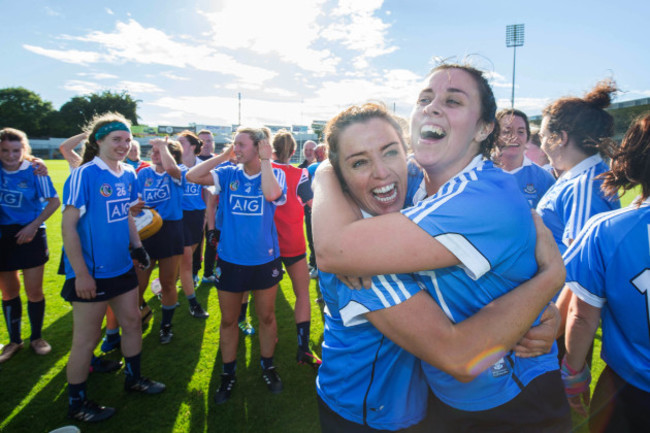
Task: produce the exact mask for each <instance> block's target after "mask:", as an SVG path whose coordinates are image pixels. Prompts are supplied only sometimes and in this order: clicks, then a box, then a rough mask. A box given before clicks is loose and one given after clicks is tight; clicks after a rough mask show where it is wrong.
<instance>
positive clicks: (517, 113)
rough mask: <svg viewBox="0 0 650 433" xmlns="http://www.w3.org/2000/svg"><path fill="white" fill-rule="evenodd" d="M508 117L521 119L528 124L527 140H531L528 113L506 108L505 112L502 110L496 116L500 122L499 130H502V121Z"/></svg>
mask: <svg viewBox="0 0 650 433" xmlns="http://www.w3.org/2000/svg"><path fill="white" fill-rule="evenodd" d="M506 116H512V117H515V116H516V117H521V119H522V120H523V121H524V123H525V124H526V140H529V139H530V123H529V122H528V116H526V113H524V112H523V111H520V110H517V109H515V108H506V109H504V110H500V111H499V112H498V113H497V115H496V120H497V122H499V128H500V129H503V128H501V127H500V126H501V120H502V119H503V118H504V117H506Z"/></svg>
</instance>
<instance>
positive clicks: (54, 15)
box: [44, 6, 63, 17]
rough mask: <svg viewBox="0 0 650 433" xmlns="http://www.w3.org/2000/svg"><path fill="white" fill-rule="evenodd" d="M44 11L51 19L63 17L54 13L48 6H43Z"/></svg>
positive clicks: (58, 13)
mask: <svg viewBox="0 0 650 433" xmlns="http://www.w3.org/2000/svg"><path fill="white" fill-rule="evenodd" d="M44 10H45V13H46V14H48V15H49V16H51V17H62V16H63V14H62V13H60V12H57V11H55V10H54V9H52V8H51V7H49V6H45V8H44Z"/></svg>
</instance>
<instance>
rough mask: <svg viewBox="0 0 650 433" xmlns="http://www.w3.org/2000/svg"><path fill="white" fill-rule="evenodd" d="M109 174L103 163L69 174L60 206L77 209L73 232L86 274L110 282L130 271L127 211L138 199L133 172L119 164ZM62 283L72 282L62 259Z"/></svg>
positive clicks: (85, 165)
mask: <svg viewBox="0 0 650 433" xmlns="http://www.w3.org/2000/svg"><path fill="white" fill-rule="evenodd" d="M120 166H121V168H122V171H121V173H115V172H113V171H112V170H111V169H110V168H109V167H108V166H107V165H106V163H105V162H104V161H102V160H101V159H99V158H97V157H95V159H93V160H92V161H90V162H89V163H87V164H84V165H82V166H81V167H79V168H77V169H75V170H73V172H72V174H71V175H70V177H69V178H68V180H67V181H66V183H65V186H64V188H63V204H64V206H74V207H75V208H77V209H79V215H80V218H79V222H78V223H77V232H78V233H79V238H80V241H81V251H82V253H83V257H84V261H85V262H86V266H87V267H88V272H89V273H90V275H91V276H92V277H93V278H112V277H117V276H119V275H122V274H124V273H126V272H127V271H128V270H129V269H131V268H132V267H133V262H132V260H131V256H130V255H129V243H130V237H129V207H130V205H131V204H133V203H135V202H136V201H137V199H138V193H137V183H136V175H135V170H133V169H132V168H131V167H130V166H129V165H127V164H121V165H120ZM64 262H65V275H66V279H70V278H74V276H75V274H74V270H73V269H72V266H70V262H69V261H68V258H67V255H64Z"/></svg>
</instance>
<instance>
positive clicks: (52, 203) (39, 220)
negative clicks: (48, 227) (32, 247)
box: [16, 197, 61, 245]
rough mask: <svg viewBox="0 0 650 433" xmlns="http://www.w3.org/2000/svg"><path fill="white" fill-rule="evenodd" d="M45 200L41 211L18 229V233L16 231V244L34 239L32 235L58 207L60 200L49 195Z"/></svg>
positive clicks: (34, 234)
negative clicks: (45, 203) (32, 219)
mask: <svg viewBox="0 0 650 433" xmlns="http://www.w3.org/2000/svg"><path fill="white" fill-rule="evenodd" d="M46 200H47V205H45V207H44V208H43V210H42V211H41V213H40V214H39V215H38V216H37V217H36V219H34V221H32V222H31V223H29V224H27V225H26V226H25V227H23V228H22V229H20V231H19V232H18V233H16V243H17V244H19V245H20V244H26V243H28V242H31V241H32V240H33V239H34V236H36V232H37V231H38V228H39V227H40V226H41V225H42V224H43V223H44V222H45V221H47V219H48V218H49V217H51V216H52V214H53V213H54V212H55V211H56V210H57V209H58V208H59V206H60V205H61V200H59V198H58V197H49V198H47V199H46Z"/></svg>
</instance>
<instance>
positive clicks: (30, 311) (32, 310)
mask: <svg viewBox="0 0 650 433" xmlns="http://www.w3.org/2000/svg"><path fill="white" fill-rule="evenodd" d="M27 315H28V316H29V323H30V324H31V325H32V335H31V337H30V340H32V341H34V340H38V339H39V338H41V331H42V330H43V317H45V298H43V300H41V301H39V302H31V301H27Z"/></svg>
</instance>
